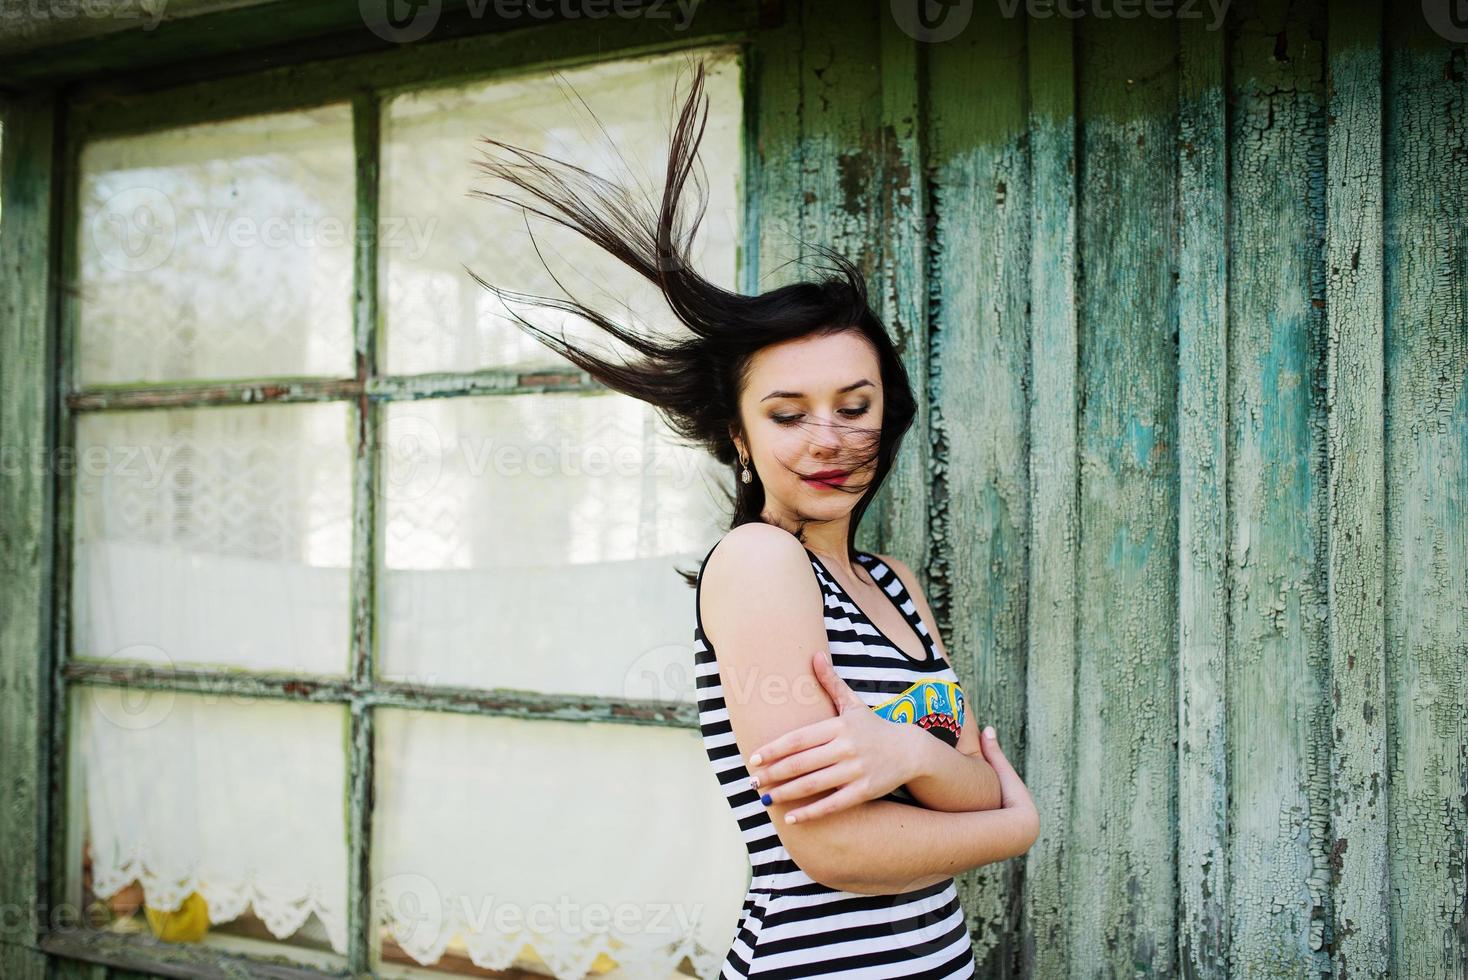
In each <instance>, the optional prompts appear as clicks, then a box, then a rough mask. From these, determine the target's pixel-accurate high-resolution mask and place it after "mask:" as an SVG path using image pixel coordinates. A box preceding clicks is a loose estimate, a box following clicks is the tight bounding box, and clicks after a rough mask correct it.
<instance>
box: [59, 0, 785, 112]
mask: <svg viewBox="0 0 1468 980" xmlns="http://www.w3.org/2000/svg"><path fill="white" fill-rule="evenodd" d="M706 2H707V0H706ZM757 8H758V4H757V3H756V2H755V0H720V2H717V3H713V2H709V3H708V6H707V8H706V9H701V10H700V13H699V16H698V17H697V18H696V19H695V20H694V22H693V24H692V26H691V27H689V29H688V30H686V31H682V32H672V31H668V32H661V31H657V30H649V29H648V27H647V25H646V24H639V23H638V22H636V21H623V20H609V21H602V22H597V23H596V24H595V25H594V26H591V25H589V24H588V23H585V22H565V23H558V24H547V25H545V26H542V27H534V28H525V29H523V30H518V31H512V32H502V33H498V34H487V35H478V36H473V37H465V38H456V39H454V40H446V41H437V42H434V43H431V44H426V43H425V44H407V45H397V46H395V47H393V48H391V49H389V50H385V51H379V52H374V53H370V54H364V55H354V56H351V57H345V58H330V59H322V60H317V61H313V62H305V63H302V64H294V65H286V66H279V67H268V68H265V69H263V70H259V71H254V72H251V73H248V74H242V75H231V76H225V77H219V78H209V79H201V80H196V81H189V82H181V81H178V80H172V81H171V82H170V84H168V85H167V86H161V85H160V83H157V82H155V83H154V84H153V85H152V86H150V87H147V88H138V89H133V88H130V87H129V86H128V82H127V79H126V78H122V77H119V78H111V79H108V80H107V81H106V82H105V83H97V84H95V85H88V86H80V87H78V88H77V89H76V91H75V92H74V94H73V95H72V97H71V100H70V103H69V104H70V105H71V107H72V110H73V112H74V115H75V122H74V125H75V127H76V128H77V129H78V131H79V132H80V133H81V134H82V135H83V137H84V138H87V139H91V138H96V137H100V136H112V135H122V134H127V133H139V132H148V131H151V130H156V129H168V128H173V127H177V126H186V125H189V124H192V123H198V122H207V121H210V120H214V119H224V118H230V117H236V116H246V115H251V114H255V113H263V112H279V111H287V110H291V109H299V108H304V107H307V106H315V105H324V104H327V103H333V102H341V101H350V100H352V99H354V98H355V97H357V95H358V94H359V93H361V92H363V91H371V92H374V93H376V94H377V95H378V96H379V97H380V98H382V99H384V100H386V99H388V98H390V97H391V96H393V95H396V94H399V93H402V92H411V91H416V90H420V89H427V88H437V87H440V86H447V85H453V84H459V83H467V82H473V81H477V80H489V79H493V78H498V77H510V76H514V75H521V74H525V73H529V72H536V71H545V70H550V69H565V68H570V67H574V66H576V65H582V64H590V63H592V62H597V61H605V60H609V59H613V58H616V59H621V58H630V57H637V56H642V55H652V54H660V53H665V52H670V51H679V50H684V49H687V48H690V47H704V46H717V45H721V44H735V43H739V42H740V41H743V40H745V39H747V38H748V37H749V36H750V34H751V33H752V32H753V31H754V29H755V26H756V24H757V23H758V19H759V12H758V9H757ZM318 54H319V52H318Z"/></svg>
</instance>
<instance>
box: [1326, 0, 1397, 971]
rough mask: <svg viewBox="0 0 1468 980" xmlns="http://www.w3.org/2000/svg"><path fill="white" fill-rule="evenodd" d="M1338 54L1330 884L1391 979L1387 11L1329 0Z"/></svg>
mask: <svg viewBox="0 0 1468 980" xmlns="http://www.w3.org/2000/svg"><path fill="white" fill-rule="evenodd" d="M1328 15H1329V23H1330V30H1329V32H1328V36H1327V40H1328V50H1327V53H1326V58H1327V69H1328V71H1329V76H1328V89H1327V93H1328V94H1327V98H1328V100H1329V102H1328V105H1329V130H1328V137H1327V144H1326V149H1325V159H1326V175H1325V176H1326V190H1325V214H1326V228H1325V241H1326V248H1325V256H1324V258H1325V269H1326V273H1325V308H1326V316H1327V317H1328V319H1329V324H1330V328H1329V333H1328V335H1327V346H1326V350H1325V357H1326V404H1327V411H1328V412H1329V413H1330V414H1329V423H1328V427H1327V430H1326V443H1327V461H1328V473H1327V486H1326V488H1325V495H1326V502H1325V503H1326V506H1327V507H1328V509H1329V510H1328V532H1327V534H1328V538H1327V542H1326V549H1327V561H1328V564H1329V575H1328V579H1327V582H1328V586H1327V588H1328V593H1327V596H1326V598H1327V601H1328V602H1329V606H1330V609H1329V620H1328V622H1329V624H1330V628H1329V644H1330V676H1331V688H1330V704H1331V710H1332V719H1331V724H1330V733H1331V760H1330V762H1331V807H1330V821H1331V823H1330V874H1331V878H1330V882H1331V903H1332V904H1331V913H1330V914H1331V924H1332V930H1331V932H1332V938H1331V941H1330V943H1329V944H1328V949H1329V953H1330V960H1331V965H1332V970H1333V972H1334V973H1335V975H1337V976H1342V975H1347V974H1349V975H1350V976H1352V977H1356V978H1362V980H1365V978H1378V980H1385V978H1386V977H1388V976H1391V975H1392V973H1391V939H1390V936H1391V926H1390V921H1391V915H1390V912H1389V891H1390V888H1391V875H1390V869H1389V865H1388V860H1387V815H1388V812H1389V810H1388V803H1387V766H1386V762H1387V752H1386V741H1387V731H1386V726H1387V717H1388V716H1387V712H1386V706H1387V688H1386V656H1385V654H1386V650H1385V646H1386V639H1385V632H1386V622H1385V614H1386V607H1385V604H1384V603H1383V602H1382V592H1383V588H1384V585H1385V576H1386V570H1385V554H1386V529H1385V508H1386V486H1385V483H1386V469H1385V438H1386V436H1385V432H1386V422H1385V418H1384V416H1383V413H1384V411H1385V407H1386V391H1385V388H1384V378H1383V372H1384V370H1385V367H1384V357H1385V349H1384V336H1383V332H1384V328H1385V324H1384V316H1385V314H1384V310H1383V300H1384V296H1383V292H1382V279H1383V276H1384V269H1383V266H1382V230H1383V227H1382V207H1383V201H1384V198H1385V188H1384V186H1383V178H1384V173H1383V169H1382V167H1383V159H1382V58H1381V29H1382V24H1381V9H1380V6H1379V5H1378V4H1375V3H1368V2H1363V0H1331V3H1330V6H1329V11H1328Z"/></svg>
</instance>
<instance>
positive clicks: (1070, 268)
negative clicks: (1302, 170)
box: [944, 18, 1088, 977]
mask: <svg viewBox="0 0 1468 980" xmlns="http://www.w3.org/2000/svg"><path fill="white" fill-rule="evenodd" d="M1074 31H1075V28H1074V25H1073V23H1072V22H1071V21H1069V20H1066V19H1063V18H1055V19H1046V20H1039V21H1030V22H1029V24H1028V35H1027V38H1026V43H1027V45H1028V62H1027V65H1026V74H1025V85H1026V87H1027V90H1028V95H1029V106H1030V110H1029V117H1028V119H1027V125H1028V128H1029V145H1030V173H1029V197H1030V243H1029V262H1028V263H1027V264H1026V270H1027V273H1028V275H1029V293H1030V302H1029V307H1028V313H1029V320H1030V352H1029V358H1030V365H1029V370H1030V373H1031V377H1032V380H1031V382H1030V395H1029V404H1028V406H1027V409H1028V413H1029V460H1028V465H1029V474H1028V481H1029V493H1030V503H1029V529H1028V530H1029V548H1030V554H1029V582H1028V596H1027V599H1026V603H1025V607H1026V613H1027V615H1026V624H1025V626H1026V645H1027V648H1028V651H1029V656H1028V661H1027V669H1026V675H1025V723H1026V726H1025V739H1024V741H1025V759H1026V765H1025V768H1024V769H1023V770H1021V773H1022V775H1023V776H1024V777H1025V783H1026V785H1027V786H1028V787H1029V788H1030V795H1031V796H1032V797H1033V798H1034V800H1035V805H1036V807H1037V808H1038V809H1039V812H1040V836H1039V838H1038V839H1037V840H1036V841H1035V845H1034V846H1033V847H1031V848H1030V851H1029V854H1028V855H1026V858H1025V889H1024V895H1023V902H1024V928H1023V934H1022V942H1023V947H1024V948H1023V970H1022V973H1023V975H1025V976H1030V977H1064V976H1069V975H1070V974H1071V972H1072V967H1073V965H1075V966H1079V965H1080V964H1082V963H1084V962H1085V961H1086V955H1087V954H1088V951H1087V950H1076V949H1074V948H1072V945H1071V941H1070V935H1069V932H1068V929H1067V926H1068V924H1069V921H1070V915H1071V898H1070V893H1069V889H1070V870H1069V869H1070V866H1071V852H1072V845H1073V835H1074V829H1073V826H1072V819H1071V816H1072V812H1073V806H1074V797H1075V766H1076V745H1075V717H1076V703H1077V699H1078V697H1079V692H1078V690H1077V687H1076V663H1077V656H1078V654H1077V642H1078V637H1077V636H1076V624H1077V602H1078V597H1077V595H1076V590H1077V574H1078V569H1077V561H1078V558H1079V546H1080V515H1079V499H1078V491H1079V485H1080V467H1079V457H1078V455H1077V449H1078V444H1077V423H1078V417H1079V398H1078V395H1079V391H1080V377H1079V374H1078V371H1079V360H1078V350H1079V336H1078V331H1079V324H1078V322H1077V310H1078V307H1077V295H1076V294H1077V288H1078V286H1077V279H1078V277H1079V274H1080V270H1079V267H1078V255H1077V238H1076V227H1077V223H1078V221H1079V217H1078V214H1077V210H1078V207H1079V200H1078V191H1077V187H1076V172H1077V166H1076V164H1077V159H1076V153H1077V142H1078V136H1077V132H1076V108H1077V106H1076V102H1075V71H1076V66H1075V33H1074ZM951 383H956V382H948V381H945V382H944V388H945V389H946V388H947V387H948V386H949V384H951ZM1011 741H1012V739H1011ZM1001 744H1004V743H1001Z"/></svg>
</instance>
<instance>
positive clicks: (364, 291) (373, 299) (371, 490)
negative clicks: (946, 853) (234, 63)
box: [347, 91, 382, 975]
mask: <svg viewBox="0 0 1468 980" xmlns="http://www.w3.org/2000/svg"><path fill="white" fill-rule="evenodd" d="M381 112H382V104H381V101H380V100H379V99H378V97H377V95H376V94H375V93H373V92H370V91H368V92H363V93H361V94H359V95H357V96H356V97H355V98H353V100H352V139H353V143H354V149H355V154H354V155H355V158H356V183H357V188H356V189H357V194H356V212H357V213H356V216H355V217H356V233H355V235H354V236H353V241H354V242H355V249H356V254H355V259H354V263H353V336H354V349H355V353H356V368H357V371H356V380H357V382H358V384H359V385H360V388H359V390H358V391H357V393H356V397H355V399H354V402H353V404H354V411H353V413H352V417H353V420H354V421H355V423H356V425H355V431H354V437H355V439H356V442H357V447H356V452H355V453H354V454H353V463H352V571H351V598H350V601H349V606H350V608H351V610H352V646H351V664H350V668H349V670H348V676H350V677H351V678H352V683H351V685H350V690H351V691H352V700H351V705H350V707H351V722H350V729H351V741H350V744H349V745H348V748H347V751H348V758H347V787H348V790H347V792H348V816H347V862H348V863H347V969H348V971H349V972H350V973H351V974H353V975H360V974H363V973H365V972H367V971H368V969H369V960H370V950H371V944H372V909H371V908H370V905H369V902H368V897H369V895H370V886H371V874H372V872H371V868H372V847H371V841H372V810H371V800H372V780H373V765H372V747H373V746H372V721H373V718H372V710H371V704H370V702H368V701H367V700H365V699H364V698H363V697H362V692H363V691H364V690H366V689H370V688H371V686H372V681H373V678H374V676H375V675H376V672H377V671H376V667H375V664H374V659H375V649H374V648H375V643H374V634H375V626H376V613H377V609H376V602H375V599H374V597H375V595H376V589H375V588H374V583H375V579H376V569H377V561H376V557H375V553H374V548H373V546H374V544H375V543H376V542H375V539H376V525H377V508H376V500H377V492H376V491H377V485H378V459H377V431H378V425H379V424H380V419H381V413H382V409H381V407H380V406H379V405H378V404H377V403H376V402H375V401H374V400H373V399H372V398H371V397H370V396H369V395H368V393H367V386H368V384H369V382H370V381H372V380H373V379H375V378H376V377H377V337H378V313H377V200H378V192H377V187H378V167H379V155H380V144H381V138H380V137H381Z"/></svg>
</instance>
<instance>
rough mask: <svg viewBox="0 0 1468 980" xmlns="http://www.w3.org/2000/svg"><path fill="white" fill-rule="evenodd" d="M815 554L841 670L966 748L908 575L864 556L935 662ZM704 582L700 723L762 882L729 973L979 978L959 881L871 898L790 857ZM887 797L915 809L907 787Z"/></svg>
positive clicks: (899, 717)
mask: <svg viewBox="0 0 1468 980" xmlns="http://www.w3.org/2000/svg"><path fill="white" fill-rule="evenodd" d="M715 547H717V545H715ZM712 553H713V549H712V548H710V549H709V554H712ZM806 554H807V555H809V556H810V561H811V569H812V571H813V572H814V573H815V576H816V580H817V581H818V582H819V583H820V586H821V594H822V596H824V600H825V619H826V637H827V640H828V642H829V644H830V651H831V662H832V664H833V665H834V666H835V668H836V673H837V675H838V676H840V677H841V678H842V679H843V680H844V681H845V682H846V683H847V685H848V686H849V687H850V688H851V689H852V690H853V691H855V692H856V694H857V695H858V696H859V697H860V698H861V699H862V700H863V701H865V702H866V703H867V704H868V705H870V706H871V707H872V708H873V710H875V711H877V713H878V714H881V715H882V716H883V717H885V718H887V719H888V720H889V721H894V722H900V723H909V724H918V725H921V726H923V727H924V728H927V730H928V731H930V732H932V733H933V734H934V735H935V736H937V737H938V738H941V739H943V741H945V742H947V743H948V744H949V745H957V742H958V733H959V729H960V726H961V725H962V724H963V714H964V697H963V691H962V689H961V688H960V687H959V684H958V675H957V674H955V673H954V671H953V668H952V667H950V666H949V665H948V662H947V661H946V660H944V659H943V658H942V657H941V656H940V655H939V653H938V650H937V648H936V646H935V644H934V643H933V639H932V637H931V635H930V634H929V632H928V629H927V627H926V625H924V623H923V622H922V618H921V617H920V616H919V615H918V612H917V608H916V606H915V604H914V603H913V601H912V598H911V596H909V595H908V593H907V590H906V588H905V587H904V586H903V583H902V579H901V578H900V577H899V576H898V575H897V574H895V573H894V572H893V571H892V569H890V568H889V567H888V566H887V565H886V564H884V563H883V562H882V561H881V560H880V559H879V558H877V557H876V556H874V555H870V554H867V553H865V552H858V554H857V559H858V560H859V561H860V562H861V563H862V565H863V566H865V568H866V570H867V572H868V574H870V575H871V577H872V580H873V581H874V582H876V583H877V584H878V585H879V586H881V587H882V590H883V592H885V593H886V594H887V595H888V597H890V599H891V601H892V603H893V604H894V605H896V606H897V608H898V609H899V610H901V612H902V614H903V616H904V617H905V618H906V619H907V621H908V622H909V623H911V624H912V627H913V629H914V630H915V631H916V632H917V634H918V635H919V636H920V637H921V639H922V643H923V646H924V647H925V648H926V650H927V658H926V659H925V660H921V661H919V660H914V659H912V658H911V657H910V656H908V655H907V654H906V653H903V652H902V650H901V649H900V648H899V647H898V646H897V644H895V643H893V642H892V641H891V640H890V639H888V638H887V637H886V636H885V635H884V634H883V633H882V631H881V630H880V629H878V627H877V626H876V624H875V623H873V622H872V620H871V619H869V618H868V617H867V615H866V614H865V613H864V612H863V611H862V610H861V608H860V607H859V606H857V604H856V603H855V602H854V601H853V600H852V599H851V597H850V596H848V595H847V594H846V592H845V590H844V589H842V588H841V586H840V585H838V584H837V583H836V580H835V579H834V578H833V577H832V576H831V574H830V573H829V572H828V571H827V570H826V567H825V566H824V565H823V564H822V563H821V560H820V559H819V558H817V557H816V555H815V553H814V552H812V551H811V550H810V549H809V548H807V549H806ZM707 560H708V558H707V556H705V558H704V561H705V563H706V562H707ZM702 585H703V572H702V570H700V572H699V577H698V586H699V589H698V590H696V591H695V599H694V613H695V621H696V624H697V625H696V626H695V629H694V633H693V660H694V673H695V682H696V685H697V693H698V710H699V724H700V727H701V728H702V731H703V744H704V749H705V751H706V752H707V753H708V757H709V762H710V763H712V765H713V769H714V773H715V775H716V776H717V777H718V780H719V782H720V784H721V785H722V786H723V789H724V795H725V797H726V798H727V799H728V801H729V807H730V809H731V810H733V812H734V818H735V819H736V820H737V821H738V824H739V830H740V833H741V835H742V836H743V838H744V844H745V847H746V848H747V849H748V851H749V862H750V876H751V877H750V883H749V890H748V893H747V894H746V896H745V899H744V907H743V911H742V912H741V914H740V918H739V924H738V927H737V929H736V930H735V935H734V936H733V941H732V944H731V945H730V948H729V952H728V955H727V956H726V957H725V959H724V964H723V969H722V970H721V971H720V973H719V976H720V977H721V978H741V980H742V978H746V977H763V978H771V980H774V978H793V977H842V978H856V977H863V978H871V980H878V978H880V980H892V978H899V977H924V978H932V980H940V978H943V980H947V978H960V977H972V976H974V973H975V969H976V967H975V963H974V957H973V951H972V946H971V939H970V936H969V932H968V927H967V924H966V922H965V920H964V915H963V910H962V908H960V907H959V903H958V890H957V889H956V888H955V887H954V883H953V879H952V878H947V879H944V880H943V881H941V882H939V883H937V884H935V885H930V886H928V887H926V888H922V889H918V890H917V891H911V892H907V893H905V894H901V895H864V894H860V893H857V892H847V891H839V890H837V889H834V888H830V887H828V886H826V885H823V884H820V883H819V882H817V881H815V880H814V879H812V878H811V877H810V876H809V875H807V874H806V873H805V872H804V871H802V870H801V869H800V868H799V867H798V866H797V865H796V863H795V861H794V860H792V859H791V857H790V852H789V851H787V850H786V849H785V847H784V845H782V844H781V843H780V838H779V836H778V834H777V833H776V831H775V826H774V822H773V821H772V820H771V819H770V814H769V811H768V809H767V808H766V807H765V806H764V805H763V804H762V803H760V800H759V794H758V793H757V792H756V791H755V790H753V789H751V788H750V786H749V770H748V769H747V768H745V766H744V760H743V758H742V757H741V756H740V753H739V747H738V746H737V745H736V744H735V741H734V733H733V730H732V728H731V726H730V724H729V712H728V710H727V709H726V708H725V705H724V697H723V688H722V686H721V684H720V681H719V672H718V665H717V662H716V661H715V656H714V650H713V648H712V645H711V644H710V643H709V642H708V639H707V637H706V636H705V635H704V631H703V617H702V615H701V614H700V613H699V612H698V599H697V595H698V592H699V591H701V589H702ZM750 750H751V751H753V747H751V749H750ZM882 799H887V800H895V801H899V802H904V803H912V804H915V803H916V801H915V800H914V799H913V797H912V795H911V794H910V793H908V792H907V788H906V787H905V786H899V787H898V788H897V789H895V790H893V791H892V792H890V793H888V794H887V795H886V796H884V797H882Z"/></svg>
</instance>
